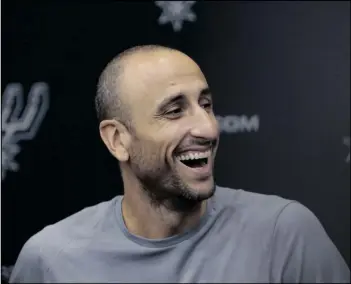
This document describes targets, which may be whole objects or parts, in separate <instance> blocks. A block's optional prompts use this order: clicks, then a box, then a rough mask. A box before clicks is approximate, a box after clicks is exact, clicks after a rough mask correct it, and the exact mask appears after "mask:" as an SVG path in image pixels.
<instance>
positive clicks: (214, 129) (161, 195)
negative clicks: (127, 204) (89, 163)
mask: <svg viewBox="0 0 351 284" xmlns="http://www.w3.org/2000/svg"><path fill="white" fill-rule="evenodd" d="M131 61H132V62H131V63H130V66H132V67H133V68H127V70H126V72H125V76H124V80H125V82H126V85H125V86H127V89H126V92H127V96H126V97H127V100H128V105H129V107H130V110H131V116H132V120H133V129H134V130H133V131H132V132H131V136H132V138H131V144H130V147H129V148H128V153H129V157H130V158H129V161H128V163H129V166H130V167H131V169H132V171H133V173H134V174H135V175H136V177H137V178H138V179H139V180H140V181H141V183H142V184H143V186H144V188H145V189H146V190H147V191H148V192H149V193H151V194H152V195H153V197H154V198H156V199H160V200H163V199H168V198H172V197H180V198H185V199H189V200H198V201H201V200H204V199H207V198H209V197H210V196H212V194H213V192H214V178H213V166H214V158H215V154H216V150H217V145H218V138H219V131H218V125H217V121H216V118H215V116H214V113H213V109H212V96H211V93H210V90H209V87H208V84H207V82H206V79H205V77H204V75H203V74H202V72H201V70H200V69H199V67H198V66H197V65H196V64H195V63H194V62H193V61H192V60H191V59H190V58H188V57H187V56H185V55H183V54H181V53H178V52H167V51H165V52H157V53H154V54H147V55H145V54H143V55H138V56H136V57H135V58H133V60H131ZM130 72H132V73H130ZM131 75H133V76H131Z"/></svg>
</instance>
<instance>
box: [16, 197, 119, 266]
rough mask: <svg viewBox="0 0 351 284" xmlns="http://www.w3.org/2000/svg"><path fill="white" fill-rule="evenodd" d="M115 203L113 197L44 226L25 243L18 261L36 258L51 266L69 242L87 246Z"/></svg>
mask: <svg viewBox="0 0 351 284" xmlns="http://www.w3.org/2000/svg"><path fill="white" fill-rule="evenodd" d="M115 200H116V198H114V199H112V200H110V201H106V202H102V203H99V204H97V205H94V206H91V207H87V208H84V209H83V210H81V211H79V212H77V213H75V214H73V215H71V216H69V217H67V218H65V219H63V220H61V221H59V222H57V223H55V224H52V225H48V226H46V227H45V228H43V229H42V230H41V231H39V232H38V233H36V234H35V235H33V236H32V237H31V238H30V239H29V240H28V241H27V242H26V243H25V244H24V246H23V248H22V250H21V253H20V255H19V257H18V260H17V262H23V261H24V262H27V261H31V260H34V259H35V260H37V261H40V262H41V263H45V265H47V266H50V265H51V263H52V262H53V260H54V259H55V258H56V257H57V256H58V255H59V254H60V253H61V252H62V251H63V250H65V249H66V248H67V246H68V245H69V244H71V243H72V242H78V243H79V246H84V245H85V244H88V243H89V242H90V241H91V240H92V238H93V236H94V234H95V233H96V232H98V229H97V226H98V224H99V223H100V222H101V221H102V220H103V219H104V217H105V216H106V214H108V212H109V209H110V208H111V207H113V203H114V202H115ZM16 264H17V263H16Z"/></svg>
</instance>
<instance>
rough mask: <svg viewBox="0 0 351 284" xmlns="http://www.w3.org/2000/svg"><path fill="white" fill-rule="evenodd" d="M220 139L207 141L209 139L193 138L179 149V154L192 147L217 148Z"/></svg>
mask: <svg viewBox="0 0 351 284" xmlns="http://www.w3.org/2000/svg"><path fill="white" fill-rule="evenodd" d="M217 143H218V139H207V138H191V139H189V140H187V141H186V142H185V143H182V144H181V146H179V147H177V152H178V151H182V150H183V149H187V148H189V147H192V146H203V147H210V148H214V147H216V145H217Z"/></svg>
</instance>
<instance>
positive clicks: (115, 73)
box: [95, 45, 177, 128]
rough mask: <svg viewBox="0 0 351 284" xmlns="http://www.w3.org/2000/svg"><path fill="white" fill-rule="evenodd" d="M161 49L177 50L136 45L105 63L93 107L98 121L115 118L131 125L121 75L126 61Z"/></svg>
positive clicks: (127, 125) (165, 50) (126, 124)
mask: <svg viewBox="0 0 351 284" xmlns="http://www.w3.org/2000/svg"><path fill="white" fill-rule="evenodd" d="M161 51H164V52H172V51H177V50H175V49H172V48H169V47H165V46H160V45H143V46H136V47H132V48H130V49H127V50H125V51H123V52H122V53H120V54H119V55H117V56H116V57H115V58H114V59H112V60H111V61H110V62H109V63H108V64H107V66H106V67H105V69H104V70H103V72H102V74H101V75H100V78H99V81H98V86H97V95H96V97H95V107H96V112H97V116H98V119H99V121H100V122H101V121H102V120H106V119H113V118H115V119H118V120H119V121H120V122H122V123H123V124H124V125H125V126H126V127H127V128H130V127H131V126H132V125H131V120H132V119H131V114H130V109H129V108H128V105H127V104H126V103H125V97H124V95H125V90H126V89H127V86H125V84H124V76H123V75H124V73H125V70H126V66H127V62H130V60H131V59H133V58H134V57H137V55H139V56H141V55H143V54H150V53H156V52H161ZM133 77H134V76H133ZM134 78H135V77H134ZM131 79H132V78H131Z"/></svg>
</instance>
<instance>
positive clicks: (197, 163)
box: [177, 150, 211, 168]
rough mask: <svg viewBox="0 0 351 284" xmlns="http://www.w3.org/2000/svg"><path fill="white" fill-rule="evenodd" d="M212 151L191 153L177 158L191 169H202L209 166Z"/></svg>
mask: <svg viewBox="0 0 351 284" xmlns="http://www.w3.org/2000/svg"><path fill="white" fill-rule="evenodd" d="M210 155H211V151H210V150H208V151H206V152H190V153H187V154H183V155H180V156H178V157H177V159H178V160H179V161H180V162H182V163H183V164H184V165H186V166H187V167H189V168H201V167H203V166H205V165H207V164H208V159H209V157H210Z"/></svg>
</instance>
